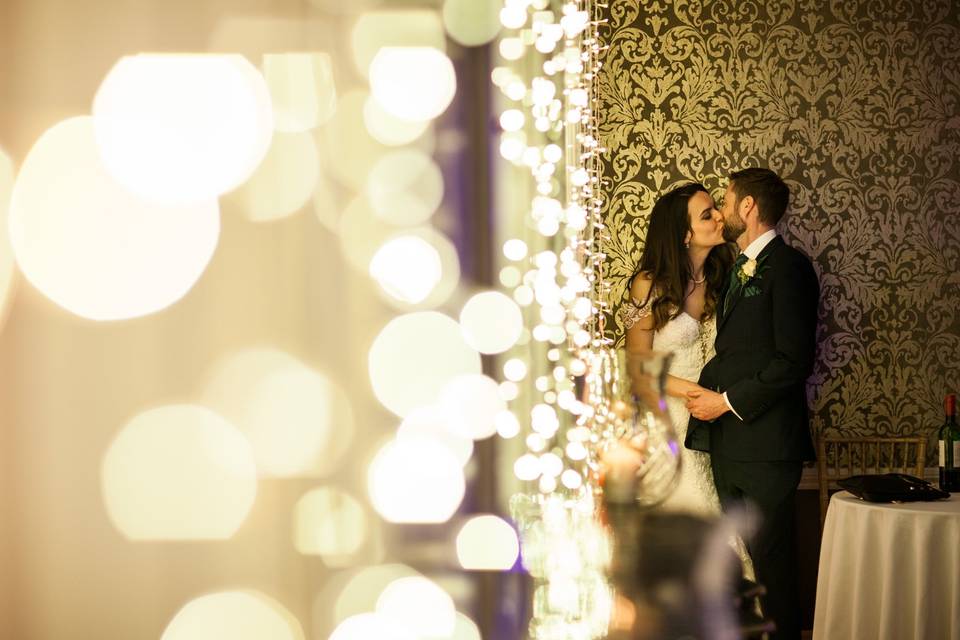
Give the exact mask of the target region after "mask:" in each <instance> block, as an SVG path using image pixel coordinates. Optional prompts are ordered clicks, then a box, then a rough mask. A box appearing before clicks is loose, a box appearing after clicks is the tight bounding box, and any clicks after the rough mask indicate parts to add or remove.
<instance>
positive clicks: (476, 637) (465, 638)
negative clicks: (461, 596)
mask: <svg viewBox="0 0 960 640" xmlns="http://www.w3.org/2000/svg"><path fill="white" fill-rule="evenodd" d="M450 640H483V637H482V636H481V635H480V629H479V628H478V627H477V623H476V622H474V621H473V620H471V619H470V617H469V616H466V615H464V614H463V613H461V612H459V611H457V620H456V622H455V623H454V625H453V633H451V634H450Z"/></svg>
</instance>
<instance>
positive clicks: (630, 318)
mask: <svg viewBox="0 0 960 640" xmlns="http://www.w3.org/2000/svg"><path fill="white" fill-rule="evenodd" d="M651 298H652V297H651ZM651 307H652V304H651V303H648V304H646V305H641V304H640V303H639V302H637V301H636V300H630V301H629V302H627V303H626V304H624V305H623V307H622V308H621V318H622V320H623V323H624V328H626V329H629V328H631V327H632V326H633V325H634V323H636V322H637V321H638V320H639V319H641V318H643V317H646V316H647V315H649V314H650V312H651V311H650V308H651ZM716 337H717V322H716V318H710V319H708V320H705V321H703V322H700V321H699V320H697V319H696V318H694V317H693V316H691V315H689V314H688V313H686V312H685V311H683V312H681V313H680V315H678V316H677V317H675V318H672V319H671V320H670V321H669V322H667V324H666V325H664V326H663V328H661V329H660V330H659V331H656V332H654V334H653V349H654V350H655V351H664V352H670V353H672V354H673V358H672V359H671V361H670V368H669V370H668V373H669V374H670V375H672V376H676V377H677V378H683V379H684V380H691V381H693V382H696V381H697V380H698V379H699V378H700V371H701V370H702V369H703V366H704V365H705V364H706V363H707V361H708V360H710V358H712V357H713V356H714V353H715V351H714V347H713V344H714V340H715V339H716ZM667 410H668V411H669V414H670V420H671V422H672V423H673V427H674V429H675V430H676V433H677V441H678V442H679V443H680V456H681V462H680V480H679V482H678V483H677V486H676V489H674V491H673V493H672V494H670V496H669V497H668V498H667V499H666V500H665V501H664V502H663V504H661V505H660V506H659V507H658V508H659V509H662V510H664V511H677V512H683V513H691V514H694V515H698V516H702V517H705V518H718V517H720V515H721V514H722V513H723V512H722V510H721V508H720V498H719V497H718V496H717V489H716V487H715V486H714V484H713V471H712V470H711V468H710V454H708V453H705V452H703V451H693V450H691V449H687V448H686V447H684V446H683V442H684V440H685V439H686V436H687V423H688V422H689V421H690V412H689V411H687V403H686V400H684V399H683V398H675V397H673V396H667ZM731 545H732V546H733V547H734V550H735V551H736V552H737V555H738V556H740V560H741V562H742V563H743V570H744V576H745V577H746V578H748V579H750V580H752V579H754V572H753V562H752V561H751V560H750V555H749V554H748V553H747V550H746V546H745V545H744V544H743V541H742V540H741V539H740V538H739V537H736V538H735V539H733V540H731Z"/></svg>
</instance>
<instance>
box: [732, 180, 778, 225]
mask: <svg viewBox="0 0 960 640" xmlns="http://www.w3.org/2000/svg"><path fill="white" fill-rule="evenodd" d="M730 184H731V185H732V186H733V192H734V193H735V194H736V195H737V202H740V201H741V200H743V199H744V198H746V197H747V196H752V197H753V199H754V200H755V201H756V203H757V209H758V211H759V214H760V222H763V223H765V224H768V225H770V226H771V227H772V226H774V225H776V224H777V223H778V222H780V218H782V217H783V214H784V213H785V212H786V211H787V204H788V203H789V202H790V188H789V187H788V186H787V183H785V182H784V181H783V179H782V178H780V176H778V175H777V174H776V173H774V172H773V171H771V170H770V169H762V168H760V167H750V168H749V169H741V170H740V171H736V172H734V173H732V174H730Z"/></svg>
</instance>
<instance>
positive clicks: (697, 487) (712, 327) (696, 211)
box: [619, 183, 753, 577]
mask: <svg viewBox="0 0 960 640" xmlns="http://www.w3.org/2000/svg"><path fill="white" fill-rule="evenodd" d="M733 258H734V253H733V249H732V247H731V245H729V244H727V243H726V242H725V241H724V238H723V221H722V218H721V216H720V212H719V211H718V210H717V208H716V207H715V205H714V202H713V198H711V197H710V194H709V193H708V192H707V190H706V188H705V187H704V186H703V185H701V184H695V183H694V184H686V185H683V186H681V187H678V188H676V189H674V190H673V191H670V192H669V193H667V194H665V195H663V196H661V197H660V198H659V199H658V200H657V202H656V204H654V206H653V211H652V212H651V214H650V224H649V226H648V229H647V237H646V243H645V246H644V249H643V254H642V256H641V258H640V267H639V270H638V272H637V273H636V274H635V275H634V276H633V278H632V279H631V282H630V300H629V301H628V302H626V303H624V304H623V306H622V307H621V308H620V311H619V317H620V319H621V320H622V322H623V326H624V328H625V329H626V342H627V348H628V349H629V350H649V349H654V350H656V351H669V352H672V353H673V359H672V361H671V363H670V370H669V372H668V374H669V375H668V376H667V383H666V392H667V408H668V410H669V414H670V419H671V420H672V422H673V425H674V427H675V429H676V431H677V440H678V441H679V442H681V443H682V442H683V441H684V439H685V438H686V432H687V422H688V421H689V419H690V414H689V412H688V411H687V407H686V399H687V392H688V391H693V390H697V389H700V387H699V385H697V383H696V382H695V381H696V380H697V379H698V378H699V377H700V370H701V369H702V368H703V365H704V364H705V363H706V362H707V361H708V360H709V359H710V358H711V357H713V353H714V347H713V343H714V339H715V338H716V334H717V323H716V316H717V309H718V305H719V304H720V302H721V300H722V298H721V296H722V293H723V291H722V289H723V285H724V283H725V281H726V278H727V274H728V273H729V269H730V268H731V264H732V263H733ZM681 451H682V453H681V455H682V456H683V460H682V464H681V465H680V481H679V483H678V485H677V487H676V489H675V490H674V492H673V493H672V494H671V495H670V496H669V497H668V498H667V500H666V501H665V502H664V503H663V504H662V505H661V506H660V507H659V508H660V509H663V510H669V511H681V512H686V513H692V514H695V515H699V516H705V517H718V516H719V515H720V514H721V509H720V500H719V498H718V497H717V490H716V488H715V487H714V484H713V472H712V471H711V469H710V457H709V454H707V453H704V452H701V451H693V450H690V449H686V448H681ZM734 546H735V547H736V550H737V553H738V555H740V557H741V560H742V561H743V563H744V572H745V574H746V575H747V576H748V577H752V574H753V567H752V563H751V562H750V558H749V556H748V555H747V553H746V550H745V549H744V545H743V543H742V542H741V541H739V540H737V541H735V544H734Z"/></svg>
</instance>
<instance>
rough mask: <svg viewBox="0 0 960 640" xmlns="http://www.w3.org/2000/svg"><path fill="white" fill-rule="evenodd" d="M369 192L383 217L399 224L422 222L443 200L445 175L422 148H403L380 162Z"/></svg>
mask: <svg viewBox="0 0 960 640" xmlns="http://www.w3.org/2000/svg"><path fill="white" fill-rule="evenodd" d="M366 193H367V198H368V199H369V200H370V204H371V205H372V206H373V210H374V212H375V213H376V215H377V216H378V217H379V218H381V219H382V220H384V221H386V222H389V223H390V224H395V225H398V226H409V225H415V224H420V223H423V222H426V221H427V220H429V219H430V216H432V215H433V213H434V212H435V211H436V210H437V207H439V206H440V203H441V201H442V200H443V175H442V174H441V173H440V167H438V166H437V163H436V162H434V161H433V160H432V159H431V158H430V157H429V156H427V155H426V154H425V153H423V152H422V151H419V150H416V149H402V150H398V151H394V152H391V153H388V154H386V155H384V156H383V157H382V158H380V160H378V161H377V163H376V164H375V165H374V166H373V169H372V170H371V171H370V177H369V179H368V181H367V189H366Z"/></svg>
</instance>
